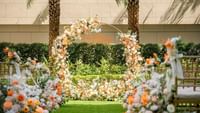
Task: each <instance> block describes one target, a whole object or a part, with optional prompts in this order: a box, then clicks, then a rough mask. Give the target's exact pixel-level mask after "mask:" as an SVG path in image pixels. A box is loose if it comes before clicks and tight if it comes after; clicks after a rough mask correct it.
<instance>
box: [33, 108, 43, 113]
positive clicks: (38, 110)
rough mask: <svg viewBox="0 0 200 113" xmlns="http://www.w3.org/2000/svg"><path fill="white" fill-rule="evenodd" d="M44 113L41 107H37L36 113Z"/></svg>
mask: <svg viewBox="0 0 200 113" xmlns="http://www.w3.org/2000/svg"><path fill="white" fill-rule="evenodd" d="M43 111H44V110H43V109H42V108H41V107H37V108H36V110H35V112H36V113H43Z"/></svg>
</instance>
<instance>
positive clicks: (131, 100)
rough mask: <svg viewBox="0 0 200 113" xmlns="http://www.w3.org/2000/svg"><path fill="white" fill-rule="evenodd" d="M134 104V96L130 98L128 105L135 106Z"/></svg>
mask: <svg viewBox="0 0 200 113" xmlns="http://www.w3.org/2000/svg"><path fill="white" fill-rule="evenodd" d="M133 102H134V97H133V96H131V95H130V96H128V104H129V105H130V104H133Z"/></svg>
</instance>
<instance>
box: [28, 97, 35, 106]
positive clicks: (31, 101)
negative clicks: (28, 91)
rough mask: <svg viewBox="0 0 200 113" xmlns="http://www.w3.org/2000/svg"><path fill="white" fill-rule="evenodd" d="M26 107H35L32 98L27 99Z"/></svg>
mask: <svg viewBox="0 0 200 113" xmlns="http://www.w3.org/2000/svg"><path fill="white" fill-rule="evenodd" d="M27 105H28V106H35V105H34V102H33V99H32V98H29V99H28V100H27Z"/></svg>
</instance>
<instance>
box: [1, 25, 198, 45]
mask: <svg viewBox="0 0 200 113" xmlns="http://www.w3.org/2000/svg"><path fill="white" fill-rule="evenodd" d="M116 27H118V28H120V29H121V30H122V31H123V32H126V31H127V25H116ZM62 29H63V25H61V31H60V32H61V33H62V32H63V31H62ZM102 30H103V32H102V33H100V34H89V35H85V36H83V40H82V41H86V42H94V43H116V42H119V40H118V38H116V37H115V36H116V32H117V31H116V30H114V29H112V28H111V27H110V26H103V27H102ZM174 36H181V37H182V39H183V40H184V41H185V42H186V41H187V42H194V43H200V25H187V24H186V25H140V40H141V43H163V42H164V41H165V40H166V39H167V38H171V37H174ZM0 42H12V43H35V42H40V43H48V25H0Z"/></svg>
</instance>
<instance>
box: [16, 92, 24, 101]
mask: <svg viewBox="0 0 200 113" xmlns="http://www.w3.org/2000/svg"><path fill="white" fill-rule="evenodd" d="M24 99H25V97H24V95H22V94H19V95H18V96H17V100H18V101H24Z"/></svg>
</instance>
